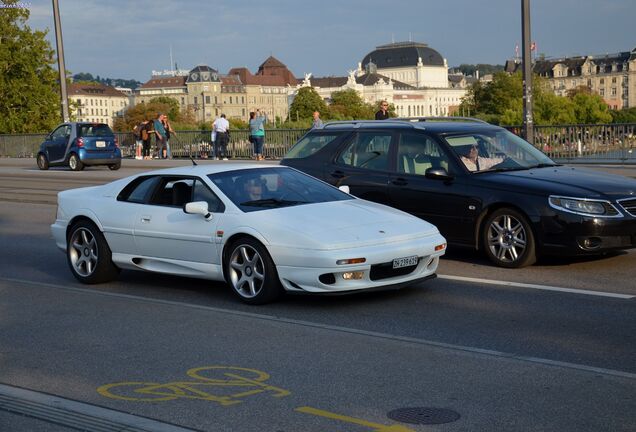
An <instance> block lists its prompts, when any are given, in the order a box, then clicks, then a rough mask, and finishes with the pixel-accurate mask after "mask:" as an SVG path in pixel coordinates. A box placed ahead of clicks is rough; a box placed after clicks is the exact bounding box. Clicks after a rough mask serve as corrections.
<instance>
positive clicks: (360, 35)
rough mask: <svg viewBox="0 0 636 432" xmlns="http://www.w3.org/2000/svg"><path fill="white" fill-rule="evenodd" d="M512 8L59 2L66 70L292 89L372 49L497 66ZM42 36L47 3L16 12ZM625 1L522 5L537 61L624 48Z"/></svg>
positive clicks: (418, 0) (464, 0) (508, 50)
mask: <svg viewBox="0 0 636 432" xmlns="http://www.w3.org/2000/svg"><path fill="white" fill-rule="evenodd" d="M521 3H522V2H521V0H480V1H479V0H453V1H448V0H411V1H408V0H365V1H362V0H319V1H315V2H313V3H312V2H307V1H302V0H293V1H292V0H267V1H251V0H250V1H247V0H231V1H228V0H212V1H204V0H183V1H177V0H174V1H167V0H152V1H151V0H106V1H104V0H101V1H97V0H59V5H60V17H61V22H62V35H63V41H64V54H65V62H66V69H67V70H69V71H71V73H73V74H75V73H79V72H89V73H91V74H93V75H94V76H95V75H100V76H101V77H109V78H125V79H136V80H139V81H141V82H145V81H147V80H148V79H150V77H151V72H152V70H163V69H169V68H171V56H170V53H171V49H172V62H173V63H172V66H174V62H176V63H177V65H178V67H179V68H180V69H191V68H193V67H195V66H196V65H199V64H206V65H208V66H210V67H212V68H214V69H216V70H218V71H219V72H220V73H227V72H228V71H229V69H231V68H232V67H247V68H248V69H249V70H250V71H252V72H253V73H255V72H256V70H257V69H258V66H259V65H260V64H262V63H263V62H264V61H265V60H266V59H267V58H268V57H269V56H270V55H272V56H274V57H276V58H277V59H278V60H280V61H281V62H283V63H284V64H286V65H287V67H288V68H289V69H290V70H291V71H292V72H293V73H294V75H295V76H296V77H298V78H303V77H304V74H306V73H312V74H313V76H315V77H325V76H346V75H347V72H348V71H349V70H353V69H355V68H356V67H357V65H358V62H360V61H362V58H363V57H364V56H365V55H366V54H368V53H370V52H371V51H373V50H374V49H375V47H376V46H378V45H383V44H387V43H391V42H401V41H409V40H412V41H416V42H423V43H426V44H428V45H429V46H430V47H431V48H434V49H435V50H437V51H438V52H439V53H440V54H441V55H442V56H443V57H444V58H446V59H447V61H448V65H449V66H458V65H460V64H462V63H468V64H476V63H487V64H504V62H505V61H506V59H509V58H512V57H514V55H515V46H516V45H519V46H521ZM21 4H22V5H24V7H27V8H28V9H29V11H30V15H31V16H30V18H29V20H28V25H29V26H30V27H31V28H32V29H39V30H44V29H49V34H48V38H49V40H50V41H51V44H52V46H53V47H55V31H54V25H53V7H52V2H51V1H50V0H30V1H22V2H21ZM635 16H636V0H602V1H599V0H530V17H531V18H530V19H531V35H532V40H533V41H535V43H536V45H537V53H539V54H544V55H545V56H546V57H548V58H558V57H565V56H575V55H602V54H608V53H617V52H621V51H631V50H632V49H634V48H636V30H635V28H634V25H633V19H634V17H635Z"/></svg>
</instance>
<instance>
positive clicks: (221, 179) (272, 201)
mask: <svg viewBox="0 0 636 432" xmlns="http://www.w3.org/2000/svg"><path fill="white" fill-rule="evenodd" d="M208 177H209V178H210V180H212V182H213V183H214V184H215V185H216V186H217V187H218V188H219V189H221V191H222V192H223V194H225V196H227V197H228V198H229V199H230V200H231V201H232V202H233V203H234V204H235V205H236V206H237V207H239V208H240V209H241V210H243V211H244V212H252V211H257V210H265V209H271V208H279V207H289V206H296V205H302V204H313V203H321V202H330V201H343V200H349V199H354V198H353V197H351V196H350V195H348V194H346V193H344V192H342V191H340V190H338V189H336V188H335V187H333V186H330V185H328V184H326V183H323V182H321V181H320V180H317V179H315V178H313V177H310V176H308V175H306V174H303V173H301V172H299V171H296V170H294V169H291V168H284V167H280V168H257V169H243V170H236V171H227V172H221V173H216V174H210V175H209V176H208Z"/></svg>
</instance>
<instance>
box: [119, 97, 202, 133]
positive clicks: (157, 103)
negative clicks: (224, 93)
mask: <svg viewBox="0 0 636 432" xmlns="http://www.w3.org/2000/svg"><path fill="white" fill-rule="evenodd" d="M164 99H167V100H164ZM173 102H174V103H176V104H177V108H178V107H179V104H178V103H177V102H176V101H175V100H174V99H171V98H165V97H163V98H153V99H151V100H150V101H148V103H144V102H142V103H139V104H136V105H135V106H133V107H130V108H128V109H127V110H126V113H125V115H124V116H123V117H118V118H117V119H115V122H114V124H113V129H114V130H116V131H118V132H130V131H131V130H132V129H133V128H134V127H135V125H138V124H139V123H141V122H142V121H144V120H151V119H154V118H156V117H157V114H158V113H163V114H166V115H167V116H168V119H169V120H170V124H171V125H172V127H173V128H174V129H175V130H176V129H197V128H198V126H197V124H196V122H195V121H194V116H193V115H192V112H190V111H185V112H181V111H179V110H178V109H177V112H176V114H175V113H174V110H173V109H174V104H173ZM177 125H178V126H179V127H177Z"/></svg>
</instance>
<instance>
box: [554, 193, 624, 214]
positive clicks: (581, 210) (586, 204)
mask: <svg viewBox="0 0 636 432" xmlns="http://www.w3.org/2000/svg"><path fill="white" fill-rule="evenodd" d="M548 200H549V201H550V207H552V208H555V209H557V210H562V211H566V212H568V213H576V214H579V215H583V216H600V217H621V216H622V214H621V213H620V212H619V211H618V210H617V209H616V207H614V206H613V205H612V203H610V202H609V201H605V200H590V199H585V198H571V197H562V196H555V195H550V197H549V198H548Z"/></svg>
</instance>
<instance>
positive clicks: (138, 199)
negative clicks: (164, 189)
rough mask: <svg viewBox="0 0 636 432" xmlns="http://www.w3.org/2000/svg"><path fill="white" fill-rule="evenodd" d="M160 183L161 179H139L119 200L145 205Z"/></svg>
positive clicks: (130, 184)
mask: <svg viewBox="0 0 636 432" xmlns="http://www.w3.org/2000/svg"><path fill="white" fill-rule="evenodd" d="M158 182H159V177H138V178H136V179H135V180H133V181H132V182H130V183H129V184H128V186H126V187H125V188H124V189H123V190H122V191H121V192H120V194H119V195H118V196H117V200H118V201H128V202H132V203H143V202H145V201H146V198H147V197H148V195H149V193H150V192H152V190H153V189H154V187H155V185H156V184H157V183H158Z"/></svg>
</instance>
